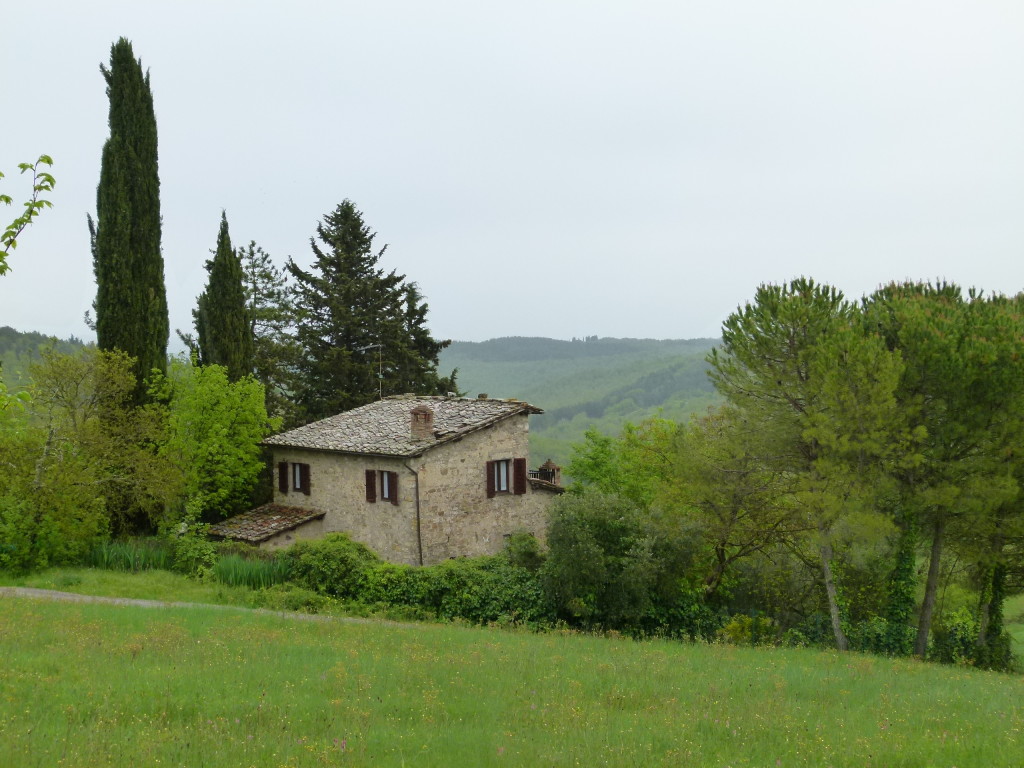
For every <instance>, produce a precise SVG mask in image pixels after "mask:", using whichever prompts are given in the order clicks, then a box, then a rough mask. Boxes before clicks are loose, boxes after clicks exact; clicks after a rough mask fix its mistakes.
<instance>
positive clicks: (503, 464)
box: [494, 459, 509, 493]
mask: <svg viewBox="0 0 1024 768" xmlns="http://www.w3.org/2000/svg"><path fill="white" fill-rule="evenodd" d="M508 465H509V460H508V459H502V460H501V461H496V462H494V492H495V493H508Z"/></svg>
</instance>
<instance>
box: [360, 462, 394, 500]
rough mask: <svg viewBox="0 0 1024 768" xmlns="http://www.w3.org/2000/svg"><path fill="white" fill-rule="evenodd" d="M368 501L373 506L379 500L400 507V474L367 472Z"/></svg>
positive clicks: (375, 470)
mask: <svg viewBox="0 0 1024 768" xmlns="http://www.w3.org/2000/svg"><path fill="white" fill-rule="evenodd" d="M365 483H366V500H367V501H368V502H370V503H371V504H373V503H375V502H376V501H377V499H378V498H379V499H380V500H381V501H390V502H391V503H392V504H394V505H395V506H398V473H397V472H388V471H386V470H383V469H380V470H377V469H367V470H366V471H365Z"/></svg>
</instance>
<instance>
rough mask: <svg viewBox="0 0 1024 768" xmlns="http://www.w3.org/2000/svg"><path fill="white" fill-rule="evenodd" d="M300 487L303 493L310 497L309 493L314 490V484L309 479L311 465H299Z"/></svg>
mask: <svg viewBox="0 0 1024 768" xmlns="http://www.w3.org/2000/svg"><path fill="white" fill-rule="evenodd" d="M299 485H301V486H302V492H303V493H304V494H306V495H307V496H309V492H310V491H311V490H312V484H311V483H310V479H309V464H299Z"/></svg>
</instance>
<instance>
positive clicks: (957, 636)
mask: <svg viewBox="0 0 1024 768" xmlns="http://www.w3.org/2000/svg"><path fill="white" fill-rule="evenodd" d="M977 637H978V620H977V618H975V616H974V614H973V613H971V612H970V611H968V610H967V609H965V608H958V609H957V610H955V611H951V612H950V613H947V614H946V615H945V616H943V617H942V618H941V619H940V620H939V621H938V622H936V623H935V625H934V626H933V628H932V644H931V647H930V648H929V649H928V658H930V659H932V660H934V661H938V662H942V663H943V664H973V663H974V653H975V639H976V638H977Z"/></svg>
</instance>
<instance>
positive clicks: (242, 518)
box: [210, 504, 326, 544]
mask: <svg viewBox="0 0 1024 768" xmlns="http://www.w3.org/2000/svg"><path fill="white" fill-rule="evenodd" d="M324 514H326V513H324V512H321V511H320V510H316V509H299V508H298V507H285V506H283V505H281V504H264V505H263V506H262V507H256V509H250V510H249V511H248V512H243V513H242V514H240V515H235V516H234V517H229V518H228V519H227V520H225V521H224V522H222V523H217V524H216V525H211V526H210V533H212V534H215V535H217V536H223V537H224V538H226V539H240V540H241V541H248V542H250V543H252V544H258V543H259V542H261V541H266V540H267V539H269V538H270V537H271V536H275V535H277V534H279V533H283V532H284V531H290V530H291V529H292V528H298V527H299V526H300V525H302V524H303V523H308V522H309V521H310V520H316V519H318V518H321V517H323V516H324Z"/></svg>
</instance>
